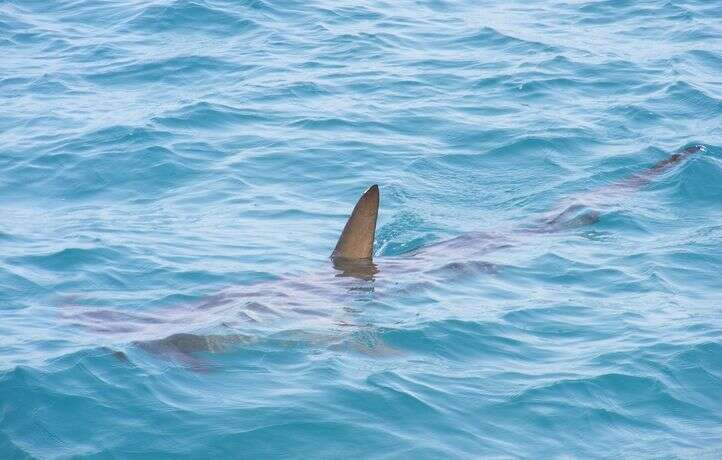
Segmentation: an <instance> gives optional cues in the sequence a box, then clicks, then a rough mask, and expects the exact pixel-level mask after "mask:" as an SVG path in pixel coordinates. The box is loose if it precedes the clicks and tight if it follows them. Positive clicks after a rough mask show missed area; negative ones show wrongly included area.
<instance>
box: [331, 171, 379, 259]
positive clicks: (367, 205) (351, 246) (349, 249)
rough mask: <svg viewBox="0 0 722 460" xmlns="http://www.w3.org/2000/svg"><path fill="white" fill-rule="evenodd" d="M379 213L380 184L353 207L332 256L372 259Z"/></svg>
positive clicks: (337, 257)
mask: <svg viewBox="0 0 722 460" xmlns="http://www.w3.org/2000/svg"><path fill="white" fill-rule="evenodd" d="M378 213H379V186H378V185H372V186H371V187H370V188H369V189H368V190H366V191H365V192H364V194H363V195H361V198H359V200H358V203H356V206H355V207H354V208H353V211H352V212H351V217H349V218H348V222H346V226H345V227H344V228H343V232H342V233H341V237H340V238H339V239H338V243H336V249H334V250H333V253H332V254H331V258H333V259H349V260H350V259H371V258H372V251H373V247H374V236H375V234H376V219H377V217H378Z"/></svg>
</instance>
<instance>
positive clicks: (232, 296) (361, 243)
mask: <svg viewBox="0 0 722 460" xmlns="http://www.w3.org/2000/svg"><path fill="white" fill-rule="evenodd" d="M703 150H704V147H703V146H701V145H694V146H691V147H687V148H685V149H682V150H680V151H678V152H677V153H675V154H673V155H671V156H670V157H668V158H666V159H665V160H663V161H660V162H658V163H656V164H655V165H654V166H652V167H651V168H648V169H646V170H645V171H643V172H641V173H639V174H635V175H633V176H631V177H629V178H627V179H625V180H623V181H621V182H617V183H614V184H611V185H609V186H607V187H605V188H603V189H601V190H597V191H596V192H595V193H594V194H593V195H588V196H582V197H580V198H578V199H577V200H576V201H575V202H572V203H571V204H567V205H566V206H564V207H563V208H561V209H557V210H554V211H552V212H550V213H549V214H547V215H546V216H544V217H543V218H542V219H540V220H538V221H537V222H534V223H532V224H531V225H529V226H527V227H524V228H522V229H520V230H519V231H518V232H515V233H514V234H513V235H511V236H509V235H498V234H494V233H484V232H473V233H466V234H463V235H461V236H458V237H456V238H452V239H450V240H446V241H442V242H439V243H434V244H431V245H428V246H425V247H421V248H418V249H416V250H413V251H411V252H408V253H406V254H403V255H400V256H395V257H383V258H379V259H377V260H374V259H373V245H374V238H375V229H376V222H377V219H378V208H379V204H380V192H379V188H378V186H377V185H373V186H371V187H370V188H369V189H368V190H366V192H364V193H363V194H362V196H361V198H360V199H359V201H358V202H357V203H356V206H355V207H354V209H353V211H352V212H351V216H350V217H349V219H348V221H347V223H346V225H345V227H344V229H343V231H342V233H341V236H340V237H339V240H338V242H337V244H336V246H335V248H334V250H333V252H332V254H331V262H332V263H331V264H330V266H329V268H328V270H326V271H322V272H320V273H318V274H315V275H306V276H304V277H303V278H302V279H299V278H298V277H288V278H284V277H281V278H278V279H276V280H273V281H267V282H261V283H256V284H253V285H250V286H242V287H236V288H233V289H228V290H226V291H224V292H222V293H221V294H218V295H216V296H213V297H209V298H207V299H205V300H204V301H202V302H198V303H197V304H195V305H190V306H186V307H185V308H182V309H172V310H168V311H164V312H163V314H162V315H159V316H156V315H152V314H128V313H120V312H110V311H98V310H94V311H90V312H87V313H83V314H82V321H80V324H82V325H83V326H84V327H86V328H90V329H92V330H94V331H96V332H104V333H110V334H113V335H115V336H116V337H118V338H120V339H121V341H124V342H125V343H128V342H130V343H132V344H134V345H135V346H137V347H138V348H140V349H142V350H145V351H146V352H149V353H151V354H153V355H157V356H163V357H165V358H169V359H171V360H173V361H175V362H178V363H180V364H182V365H183V366H186V367H188V368H192V369H196V370H204V369H205V368H206V366H205V364H204V363H203V362H202V361H200V360H199V359H198V358H197V357H196V355H195V354H196V353H197V352H219V351H224V350H228V349H231V348H234V347H238V346H239V345H240V344H243V343H248V342H249V341H252V340H253V334H254V332H255V333H263V332H264V331H265V332H268V333H270V334H273V333H274V330H273V324H274V323H275V322H276V321H277V320H280V319H283V320H284V321H289V320H293V321H294V326H295V327H294V330H295V331H312V330H315V329H318V327H319V326H323V325H326V326H330V327H331V328H345V327H353V326H355V321H356V318H357V315H356V312H354V311H352V309H349V308H339V305H347V304H348V297H349V293H353V294H354V295H357V296H361V297H363V296H366V297H368V295H369V294H370V293H373V295H374V298H377V297H379V296H380V297H383V295H384V292H385V290H386V288H387V287H388V286H389V285H390V284H394V283H395V281H396V280H398V279H400V278H404V277H407V276H408V277H422V276H423V277H424V278H425V279H426V280H431V281H438V280H439V279H447V278H450V277H458V276H464V275H465V274H467V275H475V274H479V273H494V272H496V271H497V270H498V269H499V266H498V265H495V264H492V263H489V262H486V261H485V260H484V258H485V256H488V255H489V254H491V253H493V252H495V251H498V250H500V249H504V248H509V247H516V246H519V245H521V244H525V243H527V242H529V238H532V237H534V238H538V237H539V234H540V233H552V232H557V231H560V230H564V229H569V228H575V227H580V226H585V225H591V224H594V223H595V222H596V221H597V220H598V219H599V218H600V215H601V211H600V208H601V207H603V206H602V205H601V203H603V201H604V200H605V199H608V198H609V196H610V195H614V196H618V195H619V194H620V193H626V192H629V191H633V190H635V189H637V188H639V187H641V186H643V185H645V184H647V183H648V182H650V181H652V180H654V179H655V177H657V176H659V175H660V174H662V173H664V172H666V171H668V170H669V169H671V168H672V167H674V166H675V165H678V164H679V163H681V162H682V161H684V160H685V159H687V158H688V157H689V156H690V155H693V154H695V153H698V152H700V151H703ZM411 284H412V285H411V286H410V287H407V289H413V283H411ZM74 319H75V321H79V317H78V315H75V316H74ZM76 324H78V323H76ZM208 329H211V330H213V331H218V330H219V329H220V331H221V333H215V332H214V333H209V334H191V333H188V332H187V331H188V330H208ZM238 331H244V333H243V334H239V333H238ZM276 332H277V331H276ZM153 337H156V338H153ZM319 337H320V336H317V337H315V338H314V337H313V336H312V335H309V334H306V335H305V336H304V338H305V339H308V340H312V341H313V340H323V341H325V342H329V341H330V342H333V340H334V339H333V338H332V337H320V338H319ZM115 356H116V357H118V358H119V359H126V358H125V355H124V354H123V353H122V352H116V354H115Z"/></svg>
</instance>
